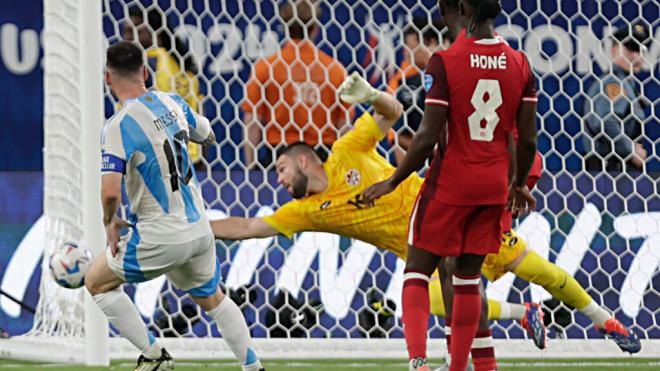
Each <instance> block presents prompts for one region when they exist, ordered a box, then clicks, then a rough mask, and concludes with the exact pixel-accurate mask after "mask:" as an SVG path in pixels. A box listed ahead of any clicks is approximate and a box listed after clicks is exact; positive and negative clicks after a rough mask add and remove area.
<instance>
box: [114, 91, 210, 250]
mask: <svg viewBox="0 0 660 371" xmlns="http://www.w3.org/2000/svg"><path fill="white" fill-rule="evenodd" d="M210 131H211V125H210V124H209V121H208V119H206V118H205V117H203V116H201V115H199V114H197V113H196V112H195V111H194V110H193V109H192V108H190V106H189V105H188V104H187V103H186V102H185V101H184V100H183V99H182V98H181V97H179V96H178V95H176V94H169V93H163V92H158V91H149V92H147V93H145V94H144V95H142V96H140V97H138V98H135V99H130V100H128V101H126V102H125V103H124V106H123V107H122V109H121V110H120V111H119V112H118V113H117V114H116V115H115V116H113V117H112V118H110V120H108V122H107V123H106V125H105V127H104V129H103V139H102V150H103V157H102V158H103V165H102V172H103V173H107V172H120V173H123V174H124V178H123V180H122V187H123V188H124V191H125V194H126V196H127V198H128V212H129V215H128V219H129V221H130V222H131V223H132V224H133V225H134V226H135V227H136V230H137V232H138V233H139V235H140V239H141V240H142V241H145V242H149V243H153V244H173V243H183V242H188V241H191V240H193V239H196V238H198V237H200V236H202V235H204V234H205V233H206V234H208V233H209V231H210V227H209V222H208V220H207V218H206V213H205V211H204V202H203V200H202V195H201V192H200V190H199V188H198V186H197V183H196V182H197V179H196V178H195V169H194V168H193V166H192V161H190V157H189V155H188V146H187V143H188V140H189V139H193V140H195V141H203V140H205V139H206V138H207V137H208V135H209V133H210Z"/></svg>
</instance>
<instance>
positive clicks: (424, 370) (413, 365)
mask: <svg viewBox="0 0 660 371" xmlns="http://www.w3.org/2000/svg"><path fill="white" fill-rule="evenodd" d="M408 371H431V369H430V368H429V366H428V365H427V364H426V358H422V357H417V358H413V359H411V360H410V363H409V364H408Z"/></svg>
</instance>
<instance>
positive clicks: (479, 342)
mask: <svg viewBox="0 0 660 371" xmlns="http://www.w3.org/2000/svg"><path fill="white" fill-rule="evenodd" d="M472 363H473V364H474V370H475V371H492V370H497V362H496V361H495V348H493V337H492V335H491V332H490V330H482V331H477V336H475V338H474V341H473V342H472Z"/></svg>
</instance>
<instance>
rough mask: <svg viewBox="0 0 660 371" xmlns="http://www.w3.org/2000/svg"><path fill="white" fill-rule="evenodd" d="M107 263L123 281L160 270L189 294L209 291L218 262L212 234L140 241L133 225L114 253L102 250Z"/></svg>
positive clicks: (214, 282) (140, 278) (153, 275)
mask: <svg viewBox="0 0 660 371" xmlns="http://www.w3.org/2000/svg"><path fill="white" fill-rule="evenodd" d="M106 255H107V258H108V266H109V267H110V270H112V272H114V273H115V274H116V275H117V276H118V277H119V278H121V279H123V280H124V281H126V282H130V283H138V282H145V281H149V280H151V279H154V278H156V277H158V276H160V275H162V274H164V275H166V276H167V279H168V280H169V281H170V282H172V284H174V286H176V287H177V288H179V289H181V290H184V291H187V292H188V293H189V294H190V295H192V296H199V297H207V296H211V295H213V294H214V293H215V292H216V290H217V287H218V284H219V282H220V263H219V262H218V259H217V257H216V255H215V239H214V237H213V234H211V233H209V234H207V235H205V236H202V237H199V238H197V239H194V240H192V241H190V242H185V243H179V244H172V245H154V244H148V243H144V242H143V241H140V236H139V233H137V232H136V231H135V230H134V229H131V231H130V232H129V233H128V234H127V235H126V236H124V237H122V238H121V240H120V241H119V251H117V255H115V256H114V257H113V256H112V253H111V252H110V249H107V250H106Z"/></svg>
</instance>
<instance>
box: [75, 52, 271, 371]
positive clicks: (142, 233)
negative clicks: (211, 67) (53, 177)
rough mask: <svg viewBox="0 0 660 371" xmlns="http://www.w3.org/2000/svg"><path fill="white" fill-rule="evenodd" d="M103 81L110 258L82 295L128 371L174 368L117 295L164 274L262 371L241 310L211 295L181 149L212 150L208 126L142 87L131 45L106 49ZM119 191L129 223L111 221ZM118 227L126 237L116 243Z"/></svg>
mask: <svg viewBox="0 0 660 371" xmlns="http://www.w3.org/2000/svg"><path fill="white" fill-rule="evenodd" d="M105 78H106V83H107V84H108V86H109V87H110V89H111V90H112V91H113V93H114V94H115V96H116V97H117V98H118V99H119V101H120V102H121V103H122V108H121V110H120V111H119V112H118V113H117V114H116V115H114V116H113V117H112V118H111V119H110V120H109V121H108V122H107V124H106V126H105V127H104V131H103V139H102V150H103V154H102V160H103V161H102V168H101V171H102V173H103V177H102V189H101V198H102V203H103V222H104V224H105V227H106V234H107V240H108V249H106V253H105V254H101V255H100V256H98V257H97V258H96V260H95V262H94V263H93V265H92V267H91V268H90V270H89V272H88V273H87V276H86V277H85V286H86V287H87V289H88V290H89V292H90V294H91V295H92V297H93V298H94V301H95V302H96V303H97V305H98V306H99V307H100V308H101V310H102V311H103V312H104V313H105V314H106V316H107V317H108V319H109V321H110V323H112V324H113V325H114V326H115V327H116V328H117V329H118V330H119V332H120V333H121V335H122V336H124V337H125V338H127V339H128V340H129V341H130V342H131V343H132V344H133V345H135V346H136V347H137V348H138V349H139V350H140V351H141V353H142V354H141V355H140V358H139V359H138V365H137V367H136V368H135V369H136V370H141V371H146V370H170V369H172V368H173V367H174V361H173V359H172V357H171V356H170V355H169V354H168V353H167V351H166V350H165V349H164V348H161V347H160V346H159V345H158V343H157V342H156V341H155V339H154V337H153V336H152V335H151V333H150V332H149V331H148V330H147V328H146V327H145V325H144V323H143V322H142V318H141V317H140V314H139V313H138V311H137V308H136V307H135V306H134V305H133V303H132V302H131V299H130V298H129V297H128V295H126V293H124V291H123V290H122V289H121V287H120V286H121V285H122V284H123V283H124V282H131V283H137V282H144V281H148V280H150V279H153V278H156V277H158V276H160V275H163V274H165V275H166V276H167V278H168V279H169V280H170V281H171V282H172V283H173V284H174V286H176V287H178V288H179V289H181V290H184V291H186V292H188V293H189V294H190V296H191V297H192V299H193V300H194V301H195V302H197V303H198V304H199V305H200V306H201V307H202V308H204V309H205V310H206V313H207V314H208V315H209V316H210V317H211V318H213V319H214V320H215V321H216V323H217V325H218V328H219V330H220V332H221V333H222V335H223V338H224V339H225V341H227V343H228V345H229V346H230V348H231V349H232V351H233V352H234V354H235V355H236V358H238V360H239V361H240V363H241V365H242V368H243V370H244V371H257V370H261V369H262V367H261V363H260V361H259V359H258V358H257V356H256V353H255V352H254V350H253V349H252V348H251V345H250V342H251V340H250V334H249V331H248V328H247V325H246V323H245V319H244V318H243V316H242V313H241V311H240V309H239V308H238V306H237V305H236V304H235V303H234V302H233V301H231V299H227V298H225V296H224V295H223V293H222V291H220V288H219V287H218V283H219V280H220V265H219V263H218V261H217V259H216V256H215V243H214V239H213V234H212V232H211V229H210V228H209V222H208V219H207V218H206V214H205V212H204V202H203V200H202V197H201V193H200V191H199V189H198V187H197V184H196V179H195V170H194V169H193V167H192V162H191V160H190V156H189V154H188V149H187V144H188V141H189V140H191V141H193V142H195V143H200V144H208V143H213V142H215V136H214V135H213V131H212V130H211V126H210V123H209V121H208V120H207V119H206V118H204V117H202V116H200V115H198V114H197V113H196V112H195V111H194V110H192V109H191V108H190V106H189V105H188V104H187V103H186V102H185V101H184V100H183V99H182V98H181V97H180V96H178V95H176V94H168V93H163V92H158V91H149V90H147V89H146V88H145V80H146V79H147V69H146V67H145V65H144V60H143V52H142V50H141V49H140V48H138V47H137V46H136V45H134V44H131V43H129V42H120V43H117V44H115V45H113V46H111V47H109V48H108V51H107V70H106V75H105ZM122 188H123V189H124V191H125V193H126V196H127V201H128V207H127V209H128V222H126V221H124V220H122V219H120V218H119V217H118V216H117V210H118V208H119V205H120V203H121V198H122V196H121V194H122ZM124 227H128V228H130V230H129V233H128V234H127V235H126V236H124V237H121V238H120V236H119V234H120V229H121V228H124Z"/></svg>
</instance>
